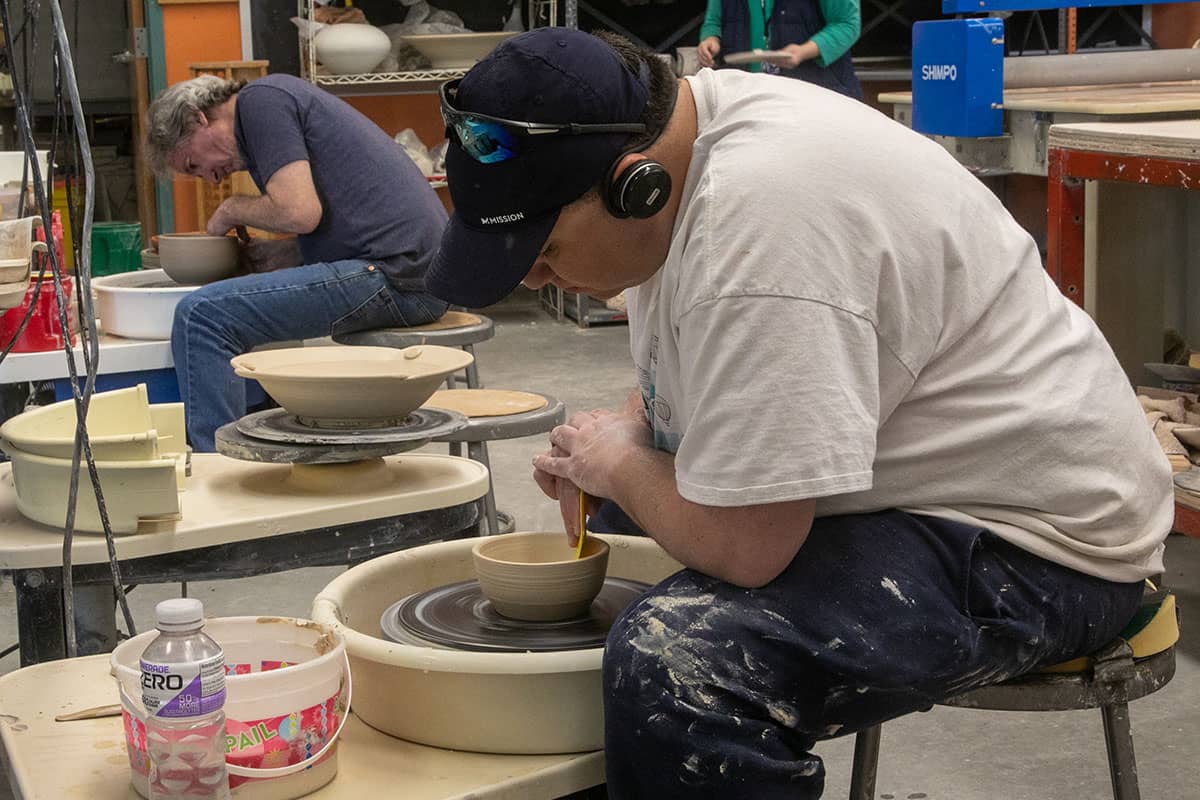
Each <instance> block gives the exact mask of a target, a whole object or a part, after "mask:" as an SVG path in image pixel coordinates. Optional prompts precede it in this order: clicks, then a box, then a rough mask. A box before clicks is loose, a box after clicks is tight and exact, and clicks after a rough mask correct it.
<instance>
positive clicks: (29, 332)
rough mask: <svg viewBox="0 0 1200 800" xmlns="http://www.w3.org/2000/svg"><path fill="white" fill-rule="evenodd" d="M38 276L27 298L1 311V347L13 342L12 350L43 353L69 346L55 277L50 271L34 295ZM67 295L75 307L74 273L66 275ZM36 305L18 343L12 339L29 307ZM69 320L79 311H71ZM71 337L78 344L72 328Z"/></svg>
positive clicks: (72, 320)
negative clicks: (72, 297) (60, 316)
mask: <svg viewBox="0 0 1200 800" xmlns="http://www.w3.org/2000/svg"><path fill="white" fill-rule="evenodd" d="M36 281H37V278H36V276H34V277H33V278H32V279H30V282H29V288H28V289H27V290H26V291H25V300H24V301H23V302H22V303H21V305H19V306H17V307H16V308H10V309H9V310H8V311H0V346H3V347H7V346H8V345H9V344H10V343H12V352H14V353H39V352H44V351H46V350H62V349H63V347H64V346H65V344H66V343H65V342H64V341H63V340H64V338H65V337H64V336H63V330H62V325H61V323H60V322H59V318H58V299H57V298H56V297H55V293H54V279H53V278H52V277H50V275H49V273H47V274H46V275H45V277H44V278H42V285H41V287H40V288H39V289H38V291H37V293H36V297H35V296H34V295H35V293H34V286H36V285H37V283H36ZM62 283H63V294H64V295H65V296H66V299H67V302H68V308H72V307H71V306H70V305H69V303H70V300H71V292H72V289H73V281H72V280H71V276H70V275H63V278H62ZM31 305H32V306H35V308H34V309H33V313H32V314H30V316H29V322H27V323H26V324H25V330H23V331H22V332H21V337H20V338H19V339H17V341H16V342H15V343H13V342H12V338H13V336H14V335H15V334H16V332H17V329H18V328H19V327H21V320H23V319H25V312H26V311H27V310H28V309H29V306H31ZM67 314H68V316H67V323H68V325H71V324H73V323H74V320H75V314H74V312H73V311H68V312H67ZM68 333H69V334H70V337H71V346H72V347H73V346H74V345H75V331H74V330H73V329H72V330H70V331H68Z"/></svg>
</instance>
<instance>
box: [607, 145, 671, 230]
mask: <svg viewBox="0 0 1200 800" xmlns="http://www.w3.org/2000/svg"><path fill="white" fill-rule="evenodd" d="M626 155H628V154H627V153H622V154H621V155H620V156H619V157H618V158H617V160H616V161H614V162H613V165H612V168H611V169H609V171H608V176H607V178H606V180H605V186H606V191H605V192H604V193H603V194H604V206H605V207H606V208H607V209H608V213H609V214H612V215H613V216H614V217H616V218H617V219H625V218H627V217H633V218H634V219H647V218H649V217H653V216H654V215H655V214H657V213H658V212H659V211H662V210H663V206H665V205H666V204H667V200H669V199H670V197H671V176H670V174H668V173H667V168H666V167H664V166H663V165H662V164H660V163H658V162H657V161H655V160H653V159H650V158H643V159H639V160H638V161H635V162H633V163H632V164H630V165H629V166H628V167H626V168H625V169H624V170H622V171H621V174H620V175H617V174H615V173H616V171H617V167H618V166H620V164H621V159H623V158H624V157H625V156H626Z"/></svg>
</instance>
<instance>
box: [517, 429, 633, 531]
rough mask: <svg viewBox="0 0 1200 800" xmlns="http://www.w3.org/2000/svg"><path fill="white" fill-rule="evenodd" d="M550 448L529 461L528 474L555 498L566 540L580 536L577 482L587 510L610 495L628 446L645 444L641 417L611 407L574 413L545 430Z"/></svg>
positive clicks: (594, 509)
mask: <svg viewBox="0 0 1200 800" xmlns="http://www.w3.org/2000/svg"><path fill="white" fill-rule="evenodd" d="M550 441H551V447H550V450H549V451H547V452H545V453H543V454H541V455H539V456H537V457H535V458H534V460H533V464H534V470H533V479H534V481H535V482H536V483H537V485H538V487H539V488H540V489H541V490H542V492H543V493H544V494H545V495H546V496H547V497H549V498H551V499H552V500H557V501H558V508H559V513H561V514H562V518H563V527H564V528H565V529H566V531H567V540H568V541H569V542H570V543H571V544H572V545H574V544H575V541H576V538H577V537H578V535H579V530H578V528H579V487H581V486H582V487H583V488H584V489H585V490H586V491H587V493H588V514H589V515H591V514H594V513H596V512H597V511H599V509H600V505H601V503H602V502H603V498H612V497H613V496H614V495H615V493H616V492H615V478H616V471H617V470H619V469H620V466H621V463H622V461H623V460H624V458H625V454H628V452H629V451H630V448H638V447H650V446H651V441H650V436H649V427H648V426H647V425H646V423H645V416H644V415H642V414H638V415H636V416H634V415H631V414H628V413H625V412H624V411H623V412H622V413H615V412H612V411H592V412H588V413H581V414H574V415H572V417H571V419H570V420H568V421H567V424H565V425H559V426H558V427H557V428H555V429H554V430H553V431H551V432H550Z"/></svg>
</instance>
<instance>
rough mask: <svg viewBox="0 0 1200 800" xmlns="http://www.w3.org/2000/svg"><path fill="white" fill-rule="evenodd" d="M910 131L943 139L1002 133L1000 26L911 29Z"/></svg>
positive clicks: (974, 22) (944, 23)
mask: <svg viewBox="0 0 1200 800" xmlns="http://www.w3.org/2000/svg"><path fill="white" fill-rule="evenodd" d="M912 36H913V48H912V53H913V54H912V61H913V80H912V89H913V129H914V130H918V131H920V132H921V133H937V134H942V135H944V136H999V135H1000V134H1001V133H1003V132H1004V111H1003V109H1002V108H1001V102H1002V100H1003V98H1004V22H1003V21H1002V20H998V19H946V20H938V21H936V22H918V23H917V24H915V25H913V34H912Z"/></svg>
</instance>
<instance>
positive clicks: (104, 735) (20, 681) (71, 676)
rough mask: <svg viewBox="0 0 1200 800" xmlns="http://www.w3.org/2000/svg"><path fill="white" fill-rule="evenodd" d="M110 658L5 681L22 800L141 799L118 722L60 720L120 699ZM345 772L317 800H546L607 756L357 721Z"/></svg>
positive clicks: (587, 780)
mask: <svg viewBox="0 0 1200 800" xmlns="http://www.w3.org/2000/svg"><path fill="white" fill-rule="evenodd" d="M108 670H109V664H108V656H106V655H101V656H87V657H84V658H75V659H69V660H64V661H55V662H51V663H48V664H39V665H37V666H33V667H26V668H25V669H21V670H17V671H16V672H11V673H9V674H8V675H5V676H3V677H2V678H0V698H3V709H2V713H0V741H2V742H3V745H4V755H5V759H6V760H7V762H8V767H9V770H10V773H11V779H12V783H13V789H14V792H15V794H16V796H17V797H19V798H22V800H139V795H138V794H137V793H136V792H135V791H134V790H133V787H132V786H131V785H130V770H129V761H128V759H127V757H126V754H125V734H124V732H123V730H122V726H121V718H120V717H119V716H116V717H106V718H103V719H93V720H82V721H78V722H55V721H54V717H55V715H58V714H63V713H67V712H70V711H77V710H80V709H84V708H93V707H96V706H102V705H108V704H111V703H116V702H118V698H117V685H116V681H115V680H114V679H113V678H112V677H111V676H110V675H109V673H108ZM337 758H338V774H337V777H336V778H334V779H333V781H332V782H331V783H329V784H327V785H326V786H324V787H323V788H321V789H318V790H317V791H315V792H313V793H312V794H309V795H305V797H306V798H312V800H367V798H393V797H395V798H403V799H404V800H449V798H462V800H466V798H473V799H475V800H548V799H549V798H555V797H561V796H563V795H566V794H570V793H572V792H575V791H579V790H582V789H586V788H588V787H590V786H596V785H598V784H600V783H603V782H604V754H603V753H602V752H591V753H576V754H567V755H536V756H525V755H521V756H508V755H491V754H486V753H464V752H459V751H454V750H442V749H439V748H435V747H425V746H423V745H418V744H413V743H411V742H406V741H403V740H401V739H395V738H392V737H391V736H388V735H386V734H383V733H380V732H379V731H377V730H375V729H373V728H370V727H368V726H367V725H366V724H364V723H363V722H362V721H360V720H359V719H358V717H356V716H354V715H353V714H351V716H350V718H349V719H348V720H347V722H346V727H345V728H344V729H343V730H342V734H341V743H340V744H339V746H338V750H337Z"/></svg>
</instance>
